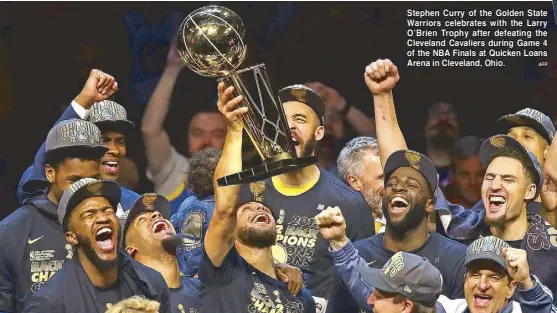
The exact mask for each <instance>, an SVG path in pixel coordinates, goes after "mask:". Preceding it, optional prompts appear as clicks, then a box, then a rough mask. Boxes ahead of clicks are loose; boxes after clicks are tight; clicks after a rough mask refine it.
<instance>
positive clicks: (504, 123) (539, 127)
mask: <svg viewBox="0 0 557 313" xmlns="http://www.w3.org/2000/svg"><path fill="white" fill-rule="evenodd" d="M497 125H499V126H500V127H501V130H502V131H503V132H505V133H506V132H507V131H508V130H509V129H510V128H512V127H515V126H528V127H531V128H533V129H535V130H536V131H537V132H538V134H540V135H541V136H542V137H543V138H545V140H547V142H548V143H550V144H551V141H552V140H553V136H554V135H555V125H553V122H552V121H551V119H550V118H549V116H547V115H545V114H543V113H542V112H540V111H538V110H534V109H530V108H526V109H522V110H520V111H518V112H516V113H515V114H507V115H504V116H502V117H501V118H499V119H498V120H497Z"/></svg>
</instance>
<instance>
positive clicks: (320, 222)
mask: <svg viewBox="0 0 557 313" xmlns="http://www.w3.org/2000/svg"><path fill="white" fill-rule="evenodd" d="M315 223H316V224H317V227H318V228H319V232H320V233H321V236H323V238H325V240H327V241H328V242H329V244H330V245H331V248H332V249H333V250H335V251H336V250H339V249H341V248H342V247H344V246H345V245H346V244H347V243H348V237H346V221H345V220H344V216H342V212H341V211H340V209H339V207H334V208H331V207H327V209H326V210H323V211H322V212H321V213H319V214H318V215H317V216H316V217H315Z"/></svg>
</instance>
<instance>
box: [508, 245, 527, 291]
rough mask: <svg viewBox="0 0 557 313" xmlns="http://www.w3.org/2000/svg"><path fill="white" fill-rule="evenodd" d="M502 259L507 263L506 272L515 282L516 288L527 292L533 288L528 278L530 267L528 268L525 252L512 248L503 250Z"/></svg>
mask: <svg viewBox="0 0 557 313" xmlns="http://www.w3.org/2000/svg"><path fill="white" fill-rule="evenodd" d="M503 257H504V258H505V262H506V263H507V271H508V272H509V275H510V276H511V278H512V279H513V280H514V281H516V283H517V284H518V287H520V289H523V290H528V289H530V288H532V287H533V286H534V283H533V282H532V279H531V278H530V267H529V266H528V255H527V253H526V251H525V250H522V249H514V248H503Z"/></svg>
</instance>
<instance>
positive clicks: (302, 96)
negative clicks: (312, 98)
mask: <svg viewBox="0 0 557 313" xmlns="http://www.w3.org/2000/svg"><path fill="white" fill-rule="evenodd" d="M290 94H291V95H292V96H293V97H294V98H296V99H298V101H300V102H307V97H308V92H307V90H304V89H298V88H294V89H292V90H290Z"/></svg>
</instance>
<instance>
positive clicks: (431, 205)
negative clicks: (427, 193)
mask: <svg viewBox="0 0 557 313" xmlns="http://www.w3.org/2000/svg"><path fill="white" fill-rule="evenodd" d="M425 211H426V212H427V213H431V212H433V211H435V202H434V201H433V199H427V200H426V202H425Z"/></svg>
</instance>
